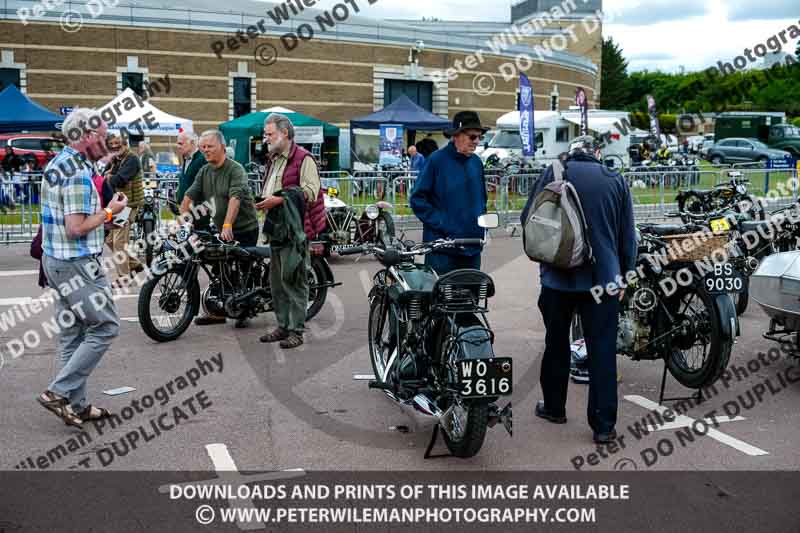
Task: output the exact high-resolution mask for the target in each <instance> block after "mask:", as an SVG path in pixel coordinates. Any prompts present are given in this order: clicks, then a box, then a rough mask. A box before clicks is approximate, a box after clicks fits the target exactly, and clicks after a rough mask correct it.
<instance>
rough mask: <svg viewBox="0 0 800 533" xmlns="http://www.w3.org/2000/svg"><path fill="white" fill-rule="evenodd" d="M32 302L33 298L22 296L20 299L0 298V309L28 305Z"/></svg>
mask: <svg viewBox="0 0 800 533" xmlns="http://www.w3.org/2000/svg"><path fill="white" fill-rule="evenodd" d="M32 301H33V298H31V297H30V296H23V297H21V298H0V307H3V306H8V307H13V306H15V305H28V304H29V303H31V302H32Z"/></svg>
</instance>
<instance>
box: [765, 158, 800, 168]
mask: <svg viewBox="0 0 800 533" xmlns="http://www.w3.org/2000/svg"><path fill="white" fill-rule="evenodd" d="M767 168H769V169H773V170H794V169H795V168H798V162H797V161H796V160H795V159H794V158H793V157H787V158H785V159H770V160H768V161H767Z"/></svg>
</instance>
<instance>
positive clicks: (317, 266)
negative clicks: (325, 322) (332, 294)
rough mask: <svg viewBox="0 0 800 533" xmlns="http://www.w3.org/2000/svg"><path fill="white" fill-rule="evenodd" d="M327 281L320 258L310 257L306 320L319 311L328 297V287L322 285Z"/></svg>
mask: <svg viewBox="0 0 800 533" xmlns="http://www.w3.org/2000/svg"><path fill="white" fill-rule="evenodd" d="M327 281H328V278H327V276H326V275H325V268H324V267H323V266H322V259H320V258H319V257H316V256H314V257H312V258H311V268H310V269H308V304H306V320H311V319H312V318H314V317H315V316H317V314H318V313H319V312H320V309H322V306H323V305H325V299H326V298H327V297H328V287H322V286H321V285H323V284H324V283H326V282H327Z"/></svg>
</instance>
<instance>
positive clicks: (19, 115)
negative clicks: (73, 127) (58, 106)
mask: <svg viewBox="0 0 800 533" xmlns="http://www.w3.org/2000/svg"><path fill="white" fill-rule="evenodd" d="M63 120H64V117H62V116H60V115H57V114H55V113H53V112H52V111H49V110H47V109H46V108H44V107H42V106H40V105H39V104H37V103H36V102H34V101H32V100H30V99H29V98H28V97H27V96H25V95H24V94H22V93H21V92H19V89H17V87H16V86H15V85H9V86H8V87H6V88H5V89H3V92H0V133H10V132H12V133H13V132H17V131H23V130H27V131H52V130H58V129H60V126H59V127H56V124H57V123H60V122H63Z"/></svg>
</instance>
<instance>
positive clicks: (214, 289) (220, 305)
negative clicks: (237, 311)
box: [200, 282, 225, 316]
mask: <svg viewBox="0 0 800 533" xmlns="http://www.w3.org/2000/svg"><path fill="white" fill-rule="evenodd" d="M219 288H220V287H219V283H218V282H217V283H211V284H210V285H209V286H208V287H206V290H205V291H203V297H202V298H200V302H201V303H202V304H203V310H204V311H205V312H206V314H210V315H216V316H224V315H225V302H224V301H223V300H222V297H221V296H220V290H219Z"/></svg>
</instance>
